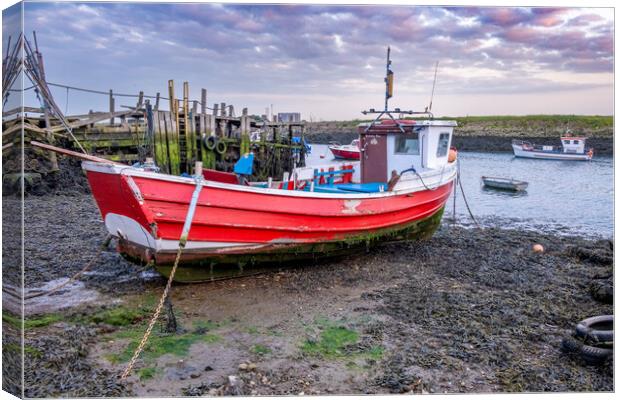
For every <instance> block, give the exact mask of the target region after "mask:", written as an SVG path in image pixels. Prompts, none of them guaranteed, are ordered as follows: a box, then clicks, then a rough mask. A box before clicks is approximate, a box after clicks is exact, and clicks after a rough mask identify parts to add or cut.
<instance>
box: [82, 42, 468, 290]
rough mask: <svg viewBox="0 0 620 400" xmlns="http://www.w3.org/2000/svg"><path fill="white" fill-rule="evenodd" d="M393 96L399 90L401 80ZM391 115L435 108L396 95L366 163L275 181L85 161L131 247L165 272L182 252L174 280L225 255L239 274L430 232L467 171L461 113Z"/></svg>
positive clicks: (364, 136) (203, 272) (208, 268)
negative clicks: (460, 142) (457, 143)
mask: <svg viewBox="0 0 620 400" xmlns="http://www.w3.org/2000/svg"><path fill="white" fill-rule="evenodd" d="M388 59H389V50H388ZM388 71H389V63H388ZM390 72H391V71H390ZM386 82H387V80H386ZM386 93H390V97H391V82H390V87H389V88H388V90H386ZM369 112H370V113H372V112H374V110H371V111H366V112H365V113H369ZM392 112H398V113H401V114H403V113H409V114H428V113H427V112H426V111H425V112H420V113H418V112H413V111H409V112H403V111H400V110H399V109H397V110H396V111H389V110H388V108H387V95H386V108H385V110H384V111H381V112H377V114H379V115H378V116H377V118H376V119H375V120H374V121H373V122H371V123H364V124H360V125H359V126H358V133H359V143H360V146H359V147H360V148H361V150H360V151H362V152H363V153H364V156H363V157H361V160H360V162H359V167H357V165H358V164H357V163H355V165H353V164H350V165H344V166H343V167H342V168H340V169H335V168H334V169H333V170H327V171H319V170H317V169H314V170H312V169H309V168H307V167H305V168H295V169H294V170H293V171H292V173H290V174H286V177H283V178H282V180H281V181H277V182H274V181H271V180H270V181H269V182H266V183H265V182H262V183H256V182H254V183H248V182H246V181H245V179H239V180H237V179H236V176H235V175H234V174H230V173H224V172H219V171H212V170H205V171H203V173H201V174H200V175H197V176H193V177H181V176H172V175H166V174H161V173H158V172H156V171H152V170H147V169H145V168H139V167H128V166H123V165H119V164H114V163H105V162H96V161H85V162H83V163H82V167H83V169H84V170H85V171H86V175H87V178H88V181H89V184H90V186H91V189H92V193H93V196H94V198H95V200H96V202H97V205H98V207H99V209H100V211H101V215H102V217H103V219H104V222H105V226H106V228H107V230H108V232H109V233H110V234H112V235H114V236H116V237H117V238H118V243H119V251H120V252H121V253H122V254H124V255H125V256H126V257H128V258H130V259H132V260H140V261H141V262H148V263H151V264H153V265H154V266H155V267H156V268H157V269H158V270H159V271H160V272H161V273H162V274H164V275H168V274H170V273H171V266H172V264H173V263H174V261H175V258H176V257H177V256H179V257H180V258H179V260H180V265H182V268H181V269H179V270H178V271H177V273H176V275H175V280H177V281H200V280H207V279H212V278H213V272H212V271H213V267H214V266H215V265H218V264H224V265H234V267H231V268H230V269H231V271H235V270H236V267H242V266H243V265H246V264H248V263H251V264H253V263H259V262H270V263H274V262H281V261H289V260H293V259H316V258H319V257H326V256H333V255H340V254H344V253H347V252H351V251H354V250H355V249H359V248H368V247H369V246H371V245H374V244H377V243H381V242H386V241H390V240H403V239H419V238H427V237H430V236H431V235H432V234H433V233H434V231H435V230H436V229H437V227H438V226H439V223H440V221H441V216H442V213H443V210H444V206H445V203H446V201H447V199H448V197H449V196H450V193H451V191H452V188H453V184H454V180H455V177H456V174H457V168H456V164H457V161H456V160H454V159H453V158H454V154H455V153H453V154H452V155H451V156H450V157H449V151H448V150H449V149H450V143H451V140H452V132H453V129H454V127H455V126H456V122H455V121H447V120H435V119H433V118H432V115H430V117H431V118H427V119H423V120H413V119H406V120H400V119H395V118H393V117H392V115H391V113H392ZM382 116H385V118H383V119H381V117H382ZM251 158H252V157H249V156H248V157H247V158H246V159H245V160H244V166H243V169H247V168H248V165H247V163H248V162H249V161H248V160H250V159H251ZM449 158H450V159H449ZM355 168H359V171H354V169H355ZM250 169H251V167H250ZM194 206H195V208H194ZM188 218H189V219H188ZM188 221H190V222H191V228H190V230H189V234H188V235H187V237H185V235H182V232H186V231H185V229H184V225H186V223H187V222H188ZM181 237H183V239H182V240H181V241H182V242H183V245H181V244H180V242H179V239H180V238H181ZM180 247H182V252H181V253H178V251H179V249H180ZM179 254H180V255H179Z"/></svg>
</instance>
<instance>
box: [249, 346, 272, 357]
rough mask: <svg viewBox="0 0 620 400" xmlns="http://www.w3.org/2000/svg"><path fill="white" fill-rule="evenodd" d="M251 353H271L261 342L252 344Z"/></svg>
mask: <svg viewBox="0 0 620 400" xmlns="http://www.w3.org/2000/svg"><path fill="white" fill-rule="evenodd" d="M251 351H252V353H254V354H258V355H261V356H263V355H265V354H269V353H271V349H270V348H269V347H267V346H265V345H262V344H255V345H254V346H252V349H251Z"/></svg>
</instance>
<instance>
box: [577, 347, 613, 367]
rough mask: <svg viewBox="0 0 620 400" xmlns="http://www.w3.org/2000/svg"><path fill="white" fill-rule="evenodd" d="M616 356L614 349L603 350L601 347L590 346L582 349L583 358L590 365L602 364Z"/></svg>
mask: <svg viewBox="0 0 620 400" xmlns="http://www.w3.org/2000/svg"><path fill="white" fill-rule="evenodd" d="M613 354H614V350H613V349H602V348H600V347H594V346H588V345H586V344H584V345H583V347H581V358H582V359H583V361H585V362H586V363H588V364H602V363H604V362H605V361H607V359H608V358H610V357H611V356H612V355H613Z"/></svg>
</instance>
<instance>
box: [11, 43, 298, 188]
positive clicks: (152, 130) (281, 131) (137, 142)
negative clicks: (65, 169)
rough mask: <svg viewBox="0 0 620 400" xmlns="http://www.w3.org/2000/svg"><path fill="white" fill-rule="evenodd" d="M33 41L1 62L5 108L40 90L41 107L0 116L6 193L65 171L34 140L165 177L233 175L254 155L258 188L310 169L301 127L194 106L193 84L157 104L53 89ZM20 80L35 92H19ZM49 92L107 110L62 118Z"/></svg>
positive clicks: (171, 86)
mask: <svg viewBox="0 0 620 400" xmlns="http://www.w3.org/2000/svg"><path fill="white" fill-rule="evenodd" d="M33 39H34V40H33V42H32V43H31V42H30V40H28V39H27V38H26V37H25V36H24V35H23V34H20V35H19V37H18V38H17V41H15V42H13V45H12V46H11V43H12V42H11V38H10V37H9V41H8V45H7V52H6V55H5V56H4V58H3V60H2V71H3V82H2V83H3V86H2V98H3V102H4V104H5V105H6V104H7V101H8V99H9V97H10V96H11V95H12V94H13V95H14V96H21V95H22V94H23V92H25V91H26V90H35V91H36V95H37V97H38V98H39V100H40V103H41V106H40V107H23V106H22V107H17V108H13V109H9V110H8V111H5V112H3V114H2V150H3V151H2V159H3V169H2V175H3V185H4V182H5V178H7V176H9V175H10V177H9V178H10V179H9V180H11V181H12V182H18V181H20V179H21V176H24V177H26V178H28V177H29V176H30V175H37V177H39V178H41V177H43V178H45V176H47V175H48V174H51V173H54V172H56V171H58V170H59V162H58V160H57V158H56V154H55V153H53V152H51V151H48V150H44V149H40V148H33V147H32V146H30V145H29V142H30V141H31V140H36V141H38V142H43V143H47V144H50V145H59V146H61V147H65V148H69V149H74V150H79V151H81V152H84V153H89V154H91V155H95V156H99V157H103V158H107V159H109V160H113V161H117V162H123V163H128V164H134V163H136V162H143V161H144V160H145V159H146V158H147V157H150V158H153V159H154V160H155V163H156V165H157V166H158V167H159V168H160V169H161V172H164V173H168V174H173V175H179V174H183V173H187V174H193V172H194V171H193V168H194V165H195V162H196V161H202V163H203V166H204V167H205V168H211V169H217V170H220V171H226V172H230V171H232V169H233V166H234V164H235V162H236V161H237V160H238V159H239V158H240V156H242V155H243V154H246V153H248V152H253V153H254V173H253V175H252V176H251V177H250V179H252V180H261V181H262V180H267V179H268V178H269V177H271V178H274V179H277V180H281V179H282V177H283V175H284V174H285V173H286V172H290V171H292V170H293V168H294V167H296V166H304V162H305V157H304V156H305V152H306V147H305V145H304V140H303V136H304V123H303V122H280V121H277V118H276V119H273V118H272V119H268V118H267V116H266V115H265V116H257V115H249V114H248V110H247V108H243V109H242V110H241V112H240V113H239V114H238V115H237V113H236V112H235V108H234V107H233V106H232V105H227V104H226V103H214V104H213V106H212V107H208V106H207V104H208V98H207V90H206V89H201V96H200V99H199V100H198V99H190V97H189V93H190V91H189V83H188V82H183V88H182V91H181V92H182V93H181V95H180V96H179V97H177V93H176V92H175V83H174V81H173V80H169V81H168V93H167V97H164V96H161V94H160V93H157V94H155V95H154V96H153V95H145V94H144V92H143V91H140V92H139V93H138V94H127V93H118V92H114V91H113V90H112V89H110V90H109V91H107V92H105V91H99V90H94V89H87V88H78V87H73V86H67V85H62V84H56V83H51V82H48V81H47V80H46V77H45V70H44V65H43V56H42V54H41V53H40V51H39V46H38V43H37V37H36V32H33ZM22 52H23V53H24V56H23V57H22ZM20 73H23V74H24V75H25V76H26V77H27V78H28V79H29V80H30V82H31V83H32V86H30V87H28V88H24V87H22V86H21V84H22V82H23V80H21V79H18V77H19V76H20ZM51 86H55V87H59V88H62V89H65V90H66V91H67V98H68V96H69V91H82V92H88V93H91V94H94V95H100V96H107V97H108V99H109V109H108V110H107V111H97V112H94V111H92V110H91V111H90V112H89V113H87V114H84V115H64V114H63V112H62V110H61V109H60V107H59V106H58V105H57V104H56V102H55V100H54V97H53V95H52V91H51V89H50V87H51ZM121 98H122V99H127V98H129V99H132V101H133V99H135V103H134V104H131V105H123V104H118V103H117V100H119V99H121ZM161 103H167V104H168V110H165V109H162V108H161V107H160V104H161ZM294 138H297V139H296V140H294ZM22 140H23V141H22ZM22 143H23V144H24V148H23V153H22ZM22 154H23V163H22ZM22 165H23V169H22ZM29 174H30V175H29ZM9 186H12V185H9Z"/></svg>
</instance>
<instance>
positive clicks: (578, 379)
mask: <svg viewBox="0 0 620 400" xmlns="http://www.w3.org/2000/svg"><path fill="white" fill-rule="evenodd" d="M17 201H18V199H15V198H13V197H4V198H3V203H4V204H3V207H5V210H7V209H11V207H15V206H16V204H13V203H14V202H17ZM14 224H15V218H12V217H11V215H7V213H6V212H5V213H3V229H5V231H4V232H5V235H6V232H11V231H12V229H14V228H15V225H14ZM24 233H25V242H26V249H25V255H26V277H25V278H26V286H27V287H28V288H34V287H41V286H42V285H44V284H45V283H46V282H49V281H52V280H54V279H58V278H62V277H67V276H70V275H71V274H73V273H75V272H77V271H79V270H80V269H81V268H82V267H83V266H84V264H85V263H86V262H88V261H89V260H90V259H91V258H92V257H94V256H97V248H98V246H99V244H100V243H101V242H102V241H103V239H104V238H105V236H106V233H105V229H104V227H103V223H102V221H101V218H100V216H99V213H98V210H97V208H96V205H95V204H94V201H93V200H92V198H91V197H90V196H89V195H87V194H79V193H76V194H75V195H74V196H52V195H48V196H29V197H27V198H26V230H25V232H24ZM534 243H541V244H542V245H543V246H545V248H546V249H547V250H546V252H545V253H543V254H534V253H532V252H531V246H532V244H534ZM612 256H613V251H612V244H611V242H610V241H608V240H594V239H587V238H579V237H561V236H555V235H547V234H541V233H538V232H532V231H516V230H500V229H495V228H484V229H476V228H473V229H465V228H463V227H458V226H451V225H450V224H449V223H448V222H447V221H444V222H443V224H442V227H441V228H440V230H439V231H438V232H437V234H436V235H435V236H434V237H433V238H432V239H431V240H428V241H424V242H416V243H413V242H402V243H392V244H386V245H383V246H381V247H379V248H376V249H372V250H371V251H370V252H368V253H365V254H356V255H352V256H350V257H347V258H341V259H334V260H329V261H323V262H317V263H315V264H308V265H303V266H298V267H296V266H285V267H279V268H274V269H273V271H270V272H268V273H265V274H261V275H257V276H254V277H245V278H239V279H234V280H227V281H221V282H214V283H206V284H191V285H188V284H185V285H182V284H177V285H174V287H173V291H172V295H171V296H172V297H171V298H172V302H173V308H174V310H175V315H176V317H177V321H178V323H179V326H180V328H181V329H180V330H179V332H178V333H177V334H172V335H171V334H165V333H162V329H161V326H163V325H164V322H165V321H163V320H162V322H161V324H158V326H160V325H161V326H160V327H159V328H156V332H155V333H154V337H153V339H152V341H153V343H154V344H153V347H152V348H150V349H149V350H148V351H147V352H146V353H145V355H144V357H143V358H142V360H141V361H140V362H139V363H138V366H137V368H136V373H135V374H134V375H133V376H132V378H130V379H129V380H128V381H126V382H119V381H118V379H117V375H118V374H119V373H120V372H121V371H122V368H123V367H124V365H125V362H126V357H127V354H130V353H131V352H130V350H131V348H132V344H135V341H136V340H137V339H138V338H139V336H141V334H142V332H143V331H144V327H145V324H146V322H147V320H148V316H149V315H150V314H151V312H152V309H153V307H154V304H155V301H156V300H157V299H158V297H159V294H160V293H161V290H162V288H163V286H164V284H165V281H164V280H163V279H162V278H161V277H159V276H157V275H156V274H152V273H151V272H149V271H145V270H144V268H143V267H141V266H137V265H134V264H131V263H129V262H127V261H125V260H124V259H123V258H122V257H120V256H119V255H118V254H117V253H116V252H115V250H114V247H113V246H110V247H109V248H107V249H106V250H104V251H103V252H102V253H101V255H100V256H98V262H97V263H96V265H95V266H94V267H93V269H92V270H91V271H90V272H88V273H87V274H85V275H84V276H82V277H81V278H80V280H79V281H80V282H79V283H80V286H79V287H76V288H71V289H68V290H66V291H64V292H61V293H58V295H57V296H52V297H51V298H49V299H47V300H46V301H45V306H46V307H47V309H46V308H43V309H42V308H41V304H40V303H28V302H27V303H26V312H27V313H29V314H32V315H29V316H28V318H27V319H28V321H29V322H28V324H27V325H26V326H27V328H26V346H27V347H26V349H27V350H26V360H25V365H26V371H25V376H26V384H27V389H26V396H30V397H39V396H52V397H56V396H117V395H139V396H180V395H226V394H247V395H251V394H260V395H279V394H300V393H304V394H346V393H352V394H362V393H408V392H412V393H427V392H428V393H443V392H448V393H479V392H539V391H555V392H560V391H562V392H564V391H613V390H614V387H613V364H612V363H611V362H607V363H606V364H603V365H600V366H593V365H586V364H585V363H584V362H583V361H582V360H580V359H578V358H574V357H571V356H569V355H567V354H565V353H563V352H562V351H561V350H560V343H561V341H562V338H563V337H565V336H567V335H569V332H570V331H571V330H572V329H573V328H574V325H575V324H576V323H577V322H578V321H579V320H581V319H583V318H586V317H589V316H592V315H599V314H612V313H613V306H612V305H610V304H605V303H601V302H600V301H597V300H595V299H594V298H593V297H592V295H591V293H590V292H591V287H592V285H593V284H597V283H604V284H607V285H610V284H611V276H612V274H613V258H612ZM3 273H4V274H5V280H6V279H7V277H8V281H13V280H14V279H18V276H17V274H15V272H14V271H12V270H10V269H7V268H4V269H3ZM79 290H86V291H91V292H93V293H96V296H94V297H93V298H91V299H90V300H89V301H86V302H83V303H80V302H74V303H71V302H70V301H68V300H67V299H73V298H74V297H75V296H73V294H75V293H77V294H78V295H79V294H80V293H81V292H79ZM63 296H65V297H63ZM69 304H70V305H71V307H68V308H62V306H63V305H69ZM37 307H38V308H37ZM32 311H36V313H33V312H32ZM9 315H10V314H9ZM3 323H4V325H5V327H8V328H9V330H10V329H11V321H9V320H6V319H5V321H3ZM12 337H15V335H10V334H9V335H5V337H4V343H5V348H8V349H9V350H7V351H5V354H3V356H4V357H5V363H4V365H5V366H6V365H7V364H6V363H7V361H8V362H15V360H17V358H15V354H12V353H11V349H15V345H16V344H15V343H14V342H12V339H11V338H12ZM11 343H12V344H11ZM7 345H8V346H7ZM183 346H185V347H183ZM162 349H169V352H167V351H164V350H162ZM128 352H129V353H128ZM5 368H6V367H5ZM6 371H7V373H8V375H5V377H6V379H5V389H10V388H11V383H12V379H11V375H12V374H11V373H9V371H8V370H6ZM230 376H233V377H234V378H232V380H231V378H229V377H230Z"/></svg>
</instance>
